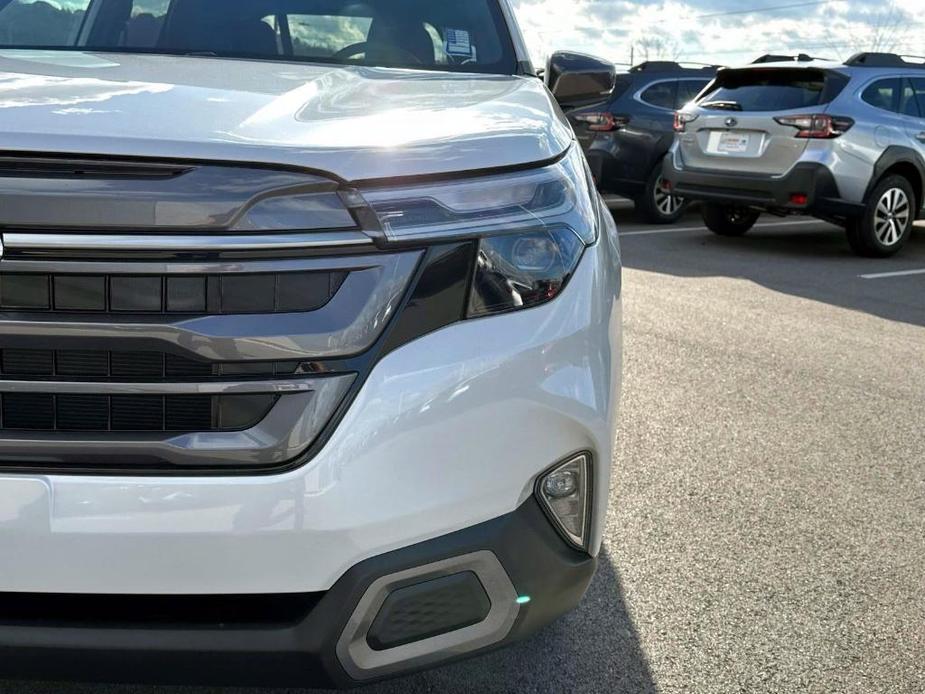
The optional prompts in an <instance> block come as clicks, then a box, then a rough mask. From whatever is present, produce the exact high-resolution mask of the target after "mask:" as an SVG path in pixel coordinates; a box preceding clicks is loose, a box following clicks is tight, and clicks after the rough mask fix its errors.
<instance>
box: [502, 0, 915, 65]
mask: <svg viewBox="0 0 925 694" xmlns="http://www.w3.org/2000/svg"><path fill="white" fill-rule="evenodd" d="M514 4H515V6H516V8H517V14H518V17H519V18H520V22H521V25H522V27H523V30H524V33H525V35H526V37H527V41H528V43H529V44H530V47H531V52H532V53H533V54H534V55H533V58H534V61H535V62H537V63H538V64H539V63H541V62H543V61H545V58H546V56H547V55H548V54H549V53H550V52H551V51H554V50H557V49H572V50H580V51H584V52H588V53H593V54H595V55H600V56H603V57H606V58H609V59H611V60H614V61H617V62H629V60H630V57H631V51H633V49H635V50H634V52H633V56H634V58H635V60H636V62H639V61H640V60H641V59H645V58H646V57H649V58H675V59H679V60H689V61H707V62H716V63H722V64H735V63H741V62H746V61H749V60H751V59H753V58H755V57H757V56H758V55H761V54H763V53H770V52H775V53H777V52H786V53H798V52H805V53H810V54H812V55H814V56H819V57H824V58H846V57H848V56H849V55H851V54H852V53H855V52H857V51H861V50H876V49H878V48H879V49H881V50H894V51H897V52H903V53H912V54H918V55H925V0H818V1H813V0H514Z"/></svg>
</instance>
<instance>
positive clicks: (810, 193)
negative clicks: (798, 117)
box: [663, 152, 862, 218]
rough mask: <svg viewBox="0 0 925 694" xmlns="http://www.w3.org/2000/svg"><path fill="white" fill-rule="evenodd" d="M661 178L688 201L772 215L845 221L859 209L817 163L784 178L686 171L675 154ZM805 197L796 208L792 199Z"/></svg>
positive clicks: (801, 166)
mask: <svg viewBox="0 0 925 694" xmlns="http://www.w3.org/2000/svg"><path fill="white" fill-rule="evenodd" d="M663 176H664V178H665V180H666V181H667V182H668V183H670V184H671V187H672V190H673V192H674V193H675V194H677V195H680V196H682V197H684V198H686V199H688V200H700V201H706V202H719V203H725V204H729V205H741V206H745V207H757V208H760V209H765V210H771V211H774V212H784V213H793V214H811V215H818V216H822V217H831V218H845V217H850V216H854V215H856V214H858V213H859V212H860V210H861V209H862V207H861V206H859V205H857V204H856V203H851V202H848V201H846V200H844V199H842V197H841V196H840V194H839V190H838V185H837V184H836V182H835V177H834V176H833V175H832V172H831V170H830V169H829V168H828V167H826V166H825V165H824V164H820V163H817V162H802V163H799V164H797V165H796V166H794V167H793V169H791V171H790V172H789V173H787V174H786V175H784V176H768V175H762V174H742V173H727V172H722V171H702V170H698V169H686V168H684V167H683V166H682V165H681V164H680V163H679V162H678V154H677V153H676V152H675V153H673V154H672V155H669V156H668V157H666V158H665V162H664V169H663ZM796 193H800V194H804V195H806V196H807V201H806V203H805V204H795V203H793V202H792V201H791V195H793V194H796Z"/></svg>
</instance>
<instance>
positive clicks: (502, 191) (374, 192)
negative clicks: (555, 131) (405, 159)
mask: <svg viewBox="0 0 925 694" xmlns="http://www.w3.org/2000/svg"><path fill="white" fill-rule="evenodd" d="M358 193H359V195H360V196H361V197H362V200H363V203H364V204H365V205H368V206H369V208H371V209H372V211H373V212H374V213H375V217H376V219H377V220H378V222H379V225H380V227H381V232H380V233H381V238H382V241H383V242H384V243H385V244H391V243H409V242H424V241H432V240H447V239H454V238H478V239H480V241H479V254H478V263H477V267H476V274H475V277H474V279H473V283H472V294H471V297H470V301H469V308H468V314H469V316H470V317H476V316H484V315H488V314H491V313H496V312H500V311H511V310H517V309H522V308H530V307H532V306H537V305H539V304H542V303H544V302H546V301H550V300H552V299H553V298H555V297H556V296H557V295H558V294H559V293H560V292H561V291H562V289H563V288H564V287H565V285H566V283H567V282H568V280H569V278H570V277H571V275H572V274H573V273H574V271H575V268H576V267H577V265H578V261H579V260H580V259H581V255H582V252H583V250H584V248H585V246H587V245H590V244H592V243H594V242H595V241H596V240H597V233H598V227H599V220H598V209H597V204H596V200H597V198H596V193H594V192H593V189H592V187H591V185H590V173H589V171H588V167H587V164H586V162H585V159H584V155H583V154H582V152H581V149H580V148H579V147H577V146H573V147H572V148H571V150H570V151H569V152H568V153H567V154H566V155H565V157H563V158H562V159H561V160H560V161H558V162H557V163H555V164H553V165H551V166H546V167H543V168H539V169H529V170H525V171H517V172H511V173H504V174H492V175H487V176H480V177H477V178H468V179H461V180H449V181H440V182H428V183H421V184H412V185H408V186H403V187H376V188H369V189H366V190H362V191H358Z"/></svg>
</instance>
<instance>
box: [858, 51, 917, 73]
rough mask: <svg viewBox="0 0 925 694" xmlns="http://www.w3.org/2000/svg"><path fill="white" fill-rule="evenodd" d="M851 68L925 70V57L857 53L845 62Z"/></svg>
mask: <svg viewBox="0 0 925 694" xmlns="http://www.w3.org/2000/svg"><path fill="white" fill-rule="evenodd" d="M845 65H849V66H851V67H905V68H918V69H920V70H925V57H922V56H920V55H898V54H896V53H855V54H854V55H853V56H851V57H850V58H848V60H846V61H845Z"/></svg>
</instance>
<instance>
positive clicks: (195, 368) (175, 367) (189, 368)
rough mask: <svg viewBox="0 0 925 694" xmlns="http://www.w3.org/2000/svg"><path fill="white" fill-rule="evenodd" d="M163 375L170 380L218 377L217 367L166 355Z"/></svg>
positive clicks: (207, 363)
mask: <svg viewBox="0 0 925 694" xmlns="http://www.w3.org/2000/svg"><path fill="white" fill-rule="evenodd" d="M165 373H166V376H167V378H168V379H170V378H208V377H210V376H217V375H218V367H217V366H216V365H213V364H210V363H209V362H205V361H194V360H193V359H185V358H183V357H178V356H176V355H174V354H168V355H167V361H166V365H165Z"/></svg>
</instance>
